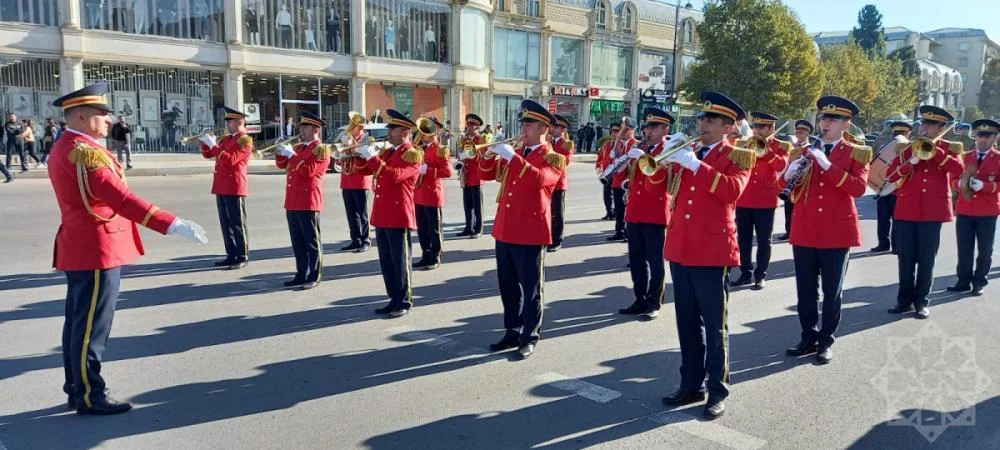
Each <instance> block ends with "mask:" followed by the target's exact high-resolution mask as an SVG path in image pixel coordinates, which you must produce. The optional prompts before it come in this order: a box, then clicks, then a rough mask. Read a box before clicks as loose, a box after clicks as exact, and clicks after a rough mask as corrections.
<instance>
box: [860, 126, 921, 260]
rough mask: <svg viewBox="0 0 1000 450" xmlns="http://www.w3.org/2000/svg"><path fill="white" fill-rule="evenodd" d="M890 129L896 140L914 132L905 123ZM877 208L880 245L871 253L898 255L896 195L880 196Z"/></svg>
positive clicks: (871, 250)
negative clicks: (893, 214)
mask: <svg viewBox="0 0 1000 450" xmlns="http://www.w3.org/2000/svg"><path fill="white" fill-rule="evenodd" d="M889 127H890V128H891V129H892V137H893V138H894V139H899V138H897V137H896V136H903V137H904V138H905V137H906V136H907V135H908V134H910V131H913V125H910V124H909V123H908V122H903V121H895V122H892V123H891V124H889ZM876 156H878V155H876ZM875 207H876V211H878V213H877V214H878V229H877V233H878V245H876V246H875V247H873V248H871V249H870V250H869V251H870V252H872V253H880V252H887V251H890V250H891V251H892V253H893V254H896V253H897V252H896V236H895V235H894V234H893V233H892V220H893V219H892V213H893V211H895V210H896V193H895V192H890V193H889V195H882V196H879V198H878V200H877V201H876V203H875Z"/></svg>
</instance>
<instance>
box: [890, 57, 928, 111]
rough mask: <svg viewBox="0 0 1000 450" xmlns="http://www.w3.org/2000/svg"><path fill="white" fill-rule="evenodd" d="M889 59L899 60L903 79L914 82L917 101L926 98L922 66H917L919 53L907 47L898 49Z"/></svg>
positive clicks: (914, 93)
mask: <svg viewBox="0 0 1000 450" xmlns="http://www.w3.org/2000/svg"><path fill="white" fill-rule="evenodd" d="M889 58H890V59H894V60H897V61H899V62H900V64H902V67H901V73H902V75H903V77H905V78H911V79H913V80H914V88H913V95H915V96H916V97H917V99H921V98H924V97H925V96H926V90H927V89H926V88H927V86H926V85H925V84H924V83H922V82H921V81H920V64H917V52H916V50H914V49H913V46H912V45H907V46H906V47H902V48H899V49H896V50H894V51H893V52H892V53H890V54H889Z"/></svg>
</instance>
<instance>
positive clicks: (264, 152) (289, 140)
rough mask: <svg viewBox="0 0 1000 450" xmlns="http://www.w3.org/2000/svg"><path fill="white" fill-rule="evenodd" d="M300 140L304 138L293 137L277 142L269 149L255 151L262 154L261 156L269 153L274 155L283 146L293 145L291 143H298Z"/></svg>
mask: <svg viewBox="0 0 1000 450" xmlns="http://www.w3.org/2000/svg"><path fill="white" fill-rule="evenodd" d="M299 139H302V136H292V137H290V138H288V139H285V140H282V141H278V142H275V143H274V144H271V145H269V146H267V147H264V148H262V149H259V150H254V151H255V152H258V153H261V154H266V153H267V152H272V153H273V152H274V150H275V149H277V148H278V147H280V146H282V145H285V144H291V143H293V142H295V141H298V140H299Z"/></svg>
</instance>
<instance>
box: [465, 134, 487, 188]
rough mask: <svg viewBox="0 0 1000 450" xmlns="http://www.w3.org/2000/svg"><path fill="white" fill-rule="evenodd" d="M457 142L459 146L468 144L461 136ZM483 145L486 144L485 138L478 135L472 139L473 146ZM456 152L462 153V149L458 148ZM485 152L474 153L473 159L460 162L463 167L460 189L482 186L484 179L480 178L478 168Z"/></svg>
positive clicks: (480, 172)
mask: <svg viewBox="0 0 1000 450" xmlns="http://www.w3.org/2000/svg"><path fill="white" fill-rule="evenodd" d="M458 142H459V145H462V146H464V145H465V144H468V143H469V140H468V139H467V138H466V137H465V135H462V139H460V140H459V141H458ZM485 143H487V141H486V138H485V137H483V136H480V135H478V134H477V135H476V136H475V138H474V139H472V144H474V145H480V144H485ZM458 150H459V151H462V150H463V149H462V148H461V147H459V149H458ZM485 152H486V149H482V150H479V151H478V152H476V157H475V158H471V159H466V160H463V161H462V164H463V166H464V168H463V169H462V174H461V177H462V180H461V182H462V187H474V186H480V185H482V184H483V180H484V179H483V176H482V171H481V170H480V168H479V166H480V164H481V163H482V162H483V153H485Z"/></svg>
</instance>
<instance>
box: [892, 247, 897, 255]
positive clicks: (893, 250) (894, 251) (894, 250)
mask: <svg viewBox="0 0 1000 450" xmlns="http://www.w3.org/2000/svg"><path fill="white" fill-rule="evenodd" d="M890 253H892V254H893V255H898V254H899V249H895V248H894V249H892V251H891V252H890Z"/></svg>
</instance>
